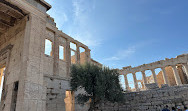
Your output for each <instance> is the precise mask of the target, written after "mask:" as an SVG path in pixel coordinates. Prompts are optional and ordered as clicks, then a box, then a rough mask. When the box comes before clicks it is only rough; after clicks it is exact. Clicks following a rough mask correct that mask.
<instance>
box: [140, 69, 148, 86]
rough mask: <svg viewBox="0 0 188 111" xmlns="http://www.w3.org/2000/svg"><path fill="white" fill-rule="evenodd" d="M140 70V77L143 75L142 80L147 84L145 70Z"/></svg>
mask: <svg viewBox="0 0 188 111" xmlns="http://www.w3.org/2000/svg"><path fill="white" fill-rule="evenodd" d="M141 72H142V77H143V80H144V84H147V79H146V74H145V71H141Z"/></svg>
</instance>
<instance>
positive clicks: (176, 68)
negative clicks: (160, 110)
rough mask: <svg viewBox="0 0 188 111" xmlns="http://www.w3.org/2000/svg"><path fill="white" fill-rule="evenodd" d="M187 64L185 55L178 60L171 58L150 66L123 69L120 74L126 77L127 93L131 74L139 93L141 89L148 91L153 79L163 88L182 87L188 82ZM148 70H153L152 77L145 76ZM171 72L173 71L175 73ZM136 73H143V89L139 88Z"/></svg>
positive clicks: (187, 58)
mask: <svg viewBox="0 0 188 111" xmlns="http://www.w3.org/2000/svg"><path fill="white" fill-rule="evenodd" d="M187 62H188V55H187V54H183V55H179V56H177V57H176V58H171V59H168V58H166V59H165V60H161V61H156V62H153V63H150V64H143V65H141V66H137V67H133V68H132V67H131V66H128V67H123V69H122V70H120V73H121V74H122V75H124V78H125V86H126V90H127V91H129V90H130V87H129V84H128V79H127V74H130V73H131V74H132V75H133V80H134V87H135V91H139V90H140V89H146V86H147V84H148V83H151V79H152V78H153V83H155V84H156V85H157V86H158V85H160V86H161V85H162V84H167V85H169V86H174V85H182V84H187V80H188V78H187V77H188V65H187ZM157 68H161V72H159V73H160V75H157V74H156V73H155V69H157ZM146 70H151V72H152V76H150V77H146V74H145V71H146ZM166 70H168V73H166ZM170 70H173V72H172V71H170ZM136 72H141V74H142V80H140V81H141V83H142V84H143V85H142V86H143V87H142V88H140V89H139V87H138V80H137V78H136ZM161 76H162V77H161ZM173 78H174V80H173ZM161 80H163V81H161ZM149 81H150V82H149ZM158 82H159V83H158Z"/></svg>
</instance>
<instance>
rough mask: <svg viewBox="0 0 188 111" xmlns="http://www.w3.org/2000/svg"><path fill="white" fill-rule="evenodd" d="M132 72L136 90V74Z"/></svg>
mask: <svg viewBox="0 0 188 111" xmlns="http://www.w3.org/2000/svg"><path fill="white" fill-rule="evenodd" d="M132 74H133V80H134V86H135V89H136V91H138V82H137V79H136V74H135V73H132Z"/></svg>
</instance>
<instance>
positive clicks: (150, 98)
mask: <svg viewBox="0 0 188 111" xmlns="http://www.w3.org/2000/svg"><path fill="white" fill-rule="evenodd" d="M50 8H51V5H50V4H48V3H46V2H45V1H44V0H0V86H1V89H0V91H1V92H0V94H1V95H0V97H1V102H0V103H1V104H0V111H86V110H87V109H88V106H89V103H88V104H85V105H84V106H80V105H79V104H77V103H76V101H75V98H74V97H75V96H76V95H77V94H78V93H80V92H82V91H78V92H72V91H71V90H70V86H69V81H70V65H71V64H79V63H81V64H82V63H85V62H90V63H93V64H96V65H99V66H102V64H100V63H99V62H97V61H95V60H93V59H92V58H91V56H90V49H89V48H88V46H86V45H84V44H83V43H81V42H79V41H77V40H75V39H73V38H72V37H70V36H69V35H67V34H65V33H63V32H62V31H60V30H58V28H57V27H56V23H55V22H54V19H53V18H51V17H50V15H48V14H47V13H46V12H47V11H48V10H49V9H50ZM187 63H188V55H186V54H184V55H180V56H177V57H176V58H172V59H166V60H161V61H157V62H154V63H150V64H144V65H141V66H138V67H133V68H132V67H131V66H128V67H124V68H123V69H121V70H119V71H120V74H121V75H124V77H125V84H126V92H125V98H126V99H125V101H124V102H123V103H121V104H117V103H108V102H105V103H99V106H98V107H99V110H100V109H101V110H103V111H106V110H121V111H139V110H140V111H145V110H148V111H156V110H160V109H161V108H162V107H163V106H164V105H166V104H168V105H169V106H177V105H179V106H181V107H183V106H188V93H187V91H188V86H187V85H184V84H187V77H188V65H187ZM169 66H170V67H169ZM156 68H161V69H162V71H161V72H159V74H158V75H156V73H155V69H156ZM146 70H151V71H152V76H149V77H146V76H145V71H146ZM172 70H173V73H172ZM136 72H142V78H143V79H142V80H137V78H136ZM129 73H131V74H133V78H134V87H135V89H130V87H129V84H128V79H127V76H126V75H127V74H129ZM138 82H140V83H141V84H142V87H141V88H139V87H138ZM152 82H154V83H152ZM151 83H152V84H151ZM163 84H164V85H163ZM158 86H160V87H161V88H159V87H158ZM161 98H162V99H161Z"/></svg>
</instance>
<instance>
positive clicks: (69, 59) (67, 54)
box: [65, 39, 71, 77]
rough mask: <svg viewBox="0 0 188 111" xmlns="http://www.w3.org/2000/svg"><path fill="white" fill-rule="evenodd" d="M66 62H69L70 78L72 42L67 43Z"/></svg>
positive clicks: (68, 73)
mask: <svg viewBox="0 0 188 111" xmlns="http://www.w3.org/2000/svg"><path fill="white" fill-rule="evenodd" d="M65 58H66V62H67V77H69V76H70V65H71V49H70V40H69V39H67V41H66V57H65Z"/></svg>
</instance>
